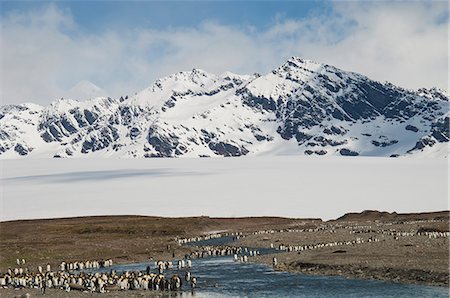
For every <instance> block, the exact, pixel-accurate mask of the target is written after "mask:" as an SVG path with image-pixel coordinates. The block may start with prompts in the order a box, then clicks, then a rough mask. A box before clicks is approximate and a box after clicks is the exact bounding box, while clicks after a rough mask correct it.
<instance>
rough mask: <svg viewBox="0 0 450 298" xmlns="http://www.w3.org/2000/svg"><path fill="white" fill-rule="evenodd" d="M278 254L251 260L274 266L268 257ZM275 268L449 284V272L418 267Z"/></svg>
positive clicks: (315, 265)
mask: <svg viewBox="0 0 450 298" xmlns="http://www.w3.org/2000/svg"><path fill="white" fill-rule="evenodd" d="M276 255H277V254H271V255H265V256H263V257H262V258H264V259H263V260H259V259H258V258H259V257H256V259H252V260H251V262H254V263H258V264H265V265H267V266H272V265H271V261H269V260H267V258H268V257H270V258H272V257H273V256H276ZM272 267H273V266H272ZM273 268H274V270H275V271H279V272H288V273H292V274H304V275H314V276H340V277H344V278H348V279H358V280H373V281H383V282H392V283H397V284H406V285H419V286H433V287H448V286H449V283H448V277H449V276H448V274H445V273H441V272H431V271H426V270H418V269H398V268H389V267H384V268H371V267H368V266H355V265H330V264H320V263H304V262H292V263H291V264H286V263H281V264H278V266H276V267H273Z"/></svg>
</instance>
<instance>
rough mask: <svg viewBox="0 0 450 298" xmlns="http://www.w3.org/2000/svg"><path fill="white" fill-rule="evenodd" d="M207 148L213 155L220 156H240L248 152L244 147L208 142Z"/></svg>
mask: <svg viewBox="0 0 450 298" xmlns="http://www.w3.org/2000/svg"><path fill="white" fill-rule="evenodd" d="M208 146H209V149H211V150H212V151H214V153H216V154H218V155H222V156H241V155H246V154H247V153H248V150H247V149H245V147H237V146H235V145H232V144H227V143H224V142H218V143H214V142H210V143H209V145H208Z"/></svg>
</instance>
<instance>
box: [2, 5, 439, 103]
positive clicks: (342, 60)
mask: <svg viewBox="0 0 450 298" xmlns="http://www.w3.org/2000/svg"><path fill="white" fill-rule="evenodd" d="M333 5H334V6H333V10H332V12H331V13H330V14H327V15H313V16H310V17H308V18H305V19H300V20H293V19H280V18H277V22H276V23H274V24H272V25H271V26H269V27H267V28H266V29H264V30H261V28H260V30H256V29H255V28H249V27H237V26H236V27H235V26H227V25H221V24H217V23H215V22H213V21H205V22H203V23H201V24H199V25H198V26H195V27H191V28H167V29H159V30H157V29H152V28H138V29H132V30H128V29H127V28H124V29H122V30H123V31H106V32H95V33H94V32H91V33H85V32H83V31H82V30H81V29H80V28H79V27H78V25H77V24H76V22H75V21H74V19H73V18H72V16H71V14H70V11H66V10H61V9H59V8H57V7H56V6H54V5H50V6H46V7H44V8H42V10H40V11H34V12H32V13H26V14H18V13H15V14H12V15H8V16H6V17H4V18H3V19H2V20H1V29H2V31H1V44H2V45H1V84H2V86H1V88H0V96H1V98H2V102H3V103H19V102H24V101H34V102H38V103H48V102H50V101H51V100H54V99H55V98H59V97H64V96H68V95H69V94H70V92H69V90H70V89H71V88H72V87H73V86H75V85H77V83H79V82H81V81H84V80H87V81H90V82H92V83H94V84H96V85H98V86H100V87H101V88H102V89H104V90H106V91H107V92H108V93H109V94H110V95H112V96H118V95H121V94H123V95H125V94H132V93H133V92H136V91H139V90H140V89H143V88H145V87H146V86H147V85H149V84H150V82H151V81H152V80H154V79H156V78H158V77H160V76H163V75H167V74H170V73H173V72H177V71H181V70H189V69H192V68H194V67H195V68H202V69H204V70H206V71H209V72H213V73H221V72H224V71H226V70H230V71H233V72H237V73H254V72H262V73H264V72H268V71H270V70H271V69H273V68H275V67H277V66H278V65H280V64H281V63H283V62H284V61H285V60H286V59H287V58H288V57H290V56H294V55H296V56H303V57H305V58H310V59H313V60H316V61H319V62H325V63H329V64H333V65H335V66H337V67H341V68H343V69H346V70H352V71H356V72H360V73H363V74H366V75H368V76H369V77H371V78H374V79H377V80H380V81H385V80H387V81H391V82H393V83H395V84H398V85H400V86H404V87H408V88H419V87H432V86H438V87H440V88H444V89H447V90H448V88H447V81H448V69H447V64H448V54H447V53H448V4H447V3H446V2H432V3H424V2H395V3H391V2H377V3H370V2H363V3H354V2H351V3H345V2H336V3H334V4H333Z"/></svg>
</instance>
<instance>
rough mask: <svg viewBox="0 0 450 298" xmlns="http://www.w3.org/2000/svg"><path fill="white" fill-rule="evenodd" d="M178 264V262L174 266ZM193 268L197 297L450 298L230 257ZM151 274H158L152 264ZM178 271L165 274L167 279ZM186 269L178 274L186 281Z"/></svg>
mask: <svg viewBox="0 0 450 298" xmlns="http://www.w3.org/2000/svg"><path fill="white" fill-rule="evenodd" d="M174 264H176V263H174ZM192 264H193V268H191V269H190V272H191V273H192V276H195V277H197V279H198V284H197V288H196V289H195V293H194V294H193V295H192V294H191V293H190V292H189V287H188V285H187V283H185V284H183V293H178V294H175V293H174V296H178V297H180V296H183V297H187V296H195V297H449V293H448V288H445V287H431V286H420V285H404V284H396V283H389V282H383V281H372V280H356V279H346V278H343V277H336V276H309V275H302V274H294V273H288V272H277V271H275V270H273V268H271V267H270V266H267V265H262V264H253V263H245V264H244V263H239V262H234V261H233V259H232V257H231V256H226V257H214V258H205V259H195V260H193V261H192ZM147 265H148V264H147V263H138V264H128V265H115V266H113V267H110V268H107V269H106V268H105V269H104V270H105V271H109V270H110V269H115V270H117V271H127V270H128V271H137V270H141V271H144V270H145V268H146V267H147ZM152 265H153V266H152V269H153V270H152V271H155V267H154V264H152ZM175 272H176V271H168V272H166V276H171V274H173V273H175ZM184 272H185V271H184V270H182V271H180V272H178V273H179V274H180V276H181V277H182V278H184Z"/></svg>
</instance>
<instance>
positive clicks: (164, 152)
mask: <svg viewBox="0 0 450 298" xmlns="http://www.w3.org/2000/svg"><path fill="white" fill-rule="evenodd" d="M147 140H148V143H149V144H150V145H152V146H153V148H154V149H155V150H156V152H157V153H156V154H155V155H153V156H152V157H172V156H173V155H174V153H175V150H176V148H177V146H178V138H177V137H176V136H175V135H172V137H165V136H162V135H159V134H158V133H157V132H156V130H155V128H152V127H151V128H150V129H149V131H148V137H147Z"/></svg>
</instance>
